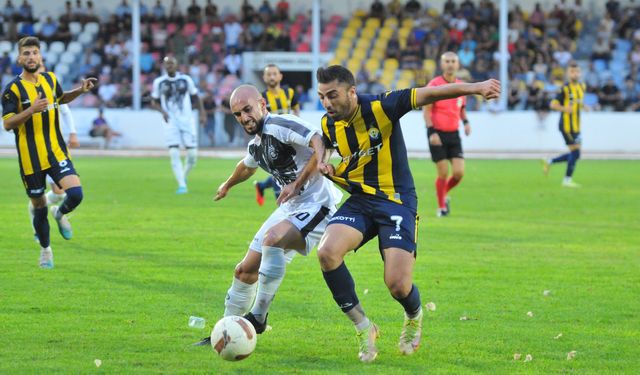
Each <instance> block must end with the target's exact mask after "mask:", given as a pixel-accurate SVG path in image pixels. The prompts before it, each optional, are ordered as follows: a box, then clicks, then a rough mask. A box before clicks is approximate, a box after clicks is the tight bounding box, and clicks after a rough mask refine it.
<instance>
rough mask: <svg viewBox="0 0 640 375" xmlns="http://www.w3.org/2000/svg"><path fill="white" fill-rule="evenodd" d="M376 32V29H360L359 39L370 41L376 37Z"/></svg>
mask: <svg viewBox="0 0 640 375" xmlns="http://www.w3.org/2000/svg"><path fill="white" fill-rule="evenodd" d="M376 31H377V29H362V31H361V32H360V38H363V39H369V40H371V39H373V37H375V36H376Z"/></svg>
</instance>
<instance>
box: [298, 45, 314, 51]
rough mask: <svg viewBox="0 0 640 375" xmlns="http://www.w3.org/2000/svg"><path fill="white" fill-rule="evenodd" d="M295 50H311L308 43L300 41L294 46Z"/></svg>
mask: <svg viewBox="0 0 640 375" xmlns="http://www.w3.org/2000/svg"><path fill="white" fill-rule="evenodd" d="M296 52H311V47H310V46H309V44H308V43H300V44H298V47H297V48H296Z"/></svg>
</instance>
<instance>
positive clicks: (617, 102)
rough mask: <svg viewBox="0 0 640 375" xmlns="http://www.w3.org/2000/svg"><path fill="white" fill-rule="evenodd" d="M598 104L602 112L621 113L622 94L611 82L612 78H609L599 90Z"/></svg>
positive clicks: (622, 107) (622, 106) (622, 105)
mask: <svg viewBox="0 0 640 375" xmlns="http://www.w3.org/2000/svg"><path fill="white" fill-rule="evenodd" d="M598 102H599V103H600V105H601V106H602V109H604V110H614V111H622V110H623V109H624V101H623V99H622V93H621V92H620V89H618V86H616V84H615V82H613V78H611V77H609V78H608V79H607V81H606V82H605V84H604V85H603V86H602V87H601V88H600V91H599V92H598Z"/></svg>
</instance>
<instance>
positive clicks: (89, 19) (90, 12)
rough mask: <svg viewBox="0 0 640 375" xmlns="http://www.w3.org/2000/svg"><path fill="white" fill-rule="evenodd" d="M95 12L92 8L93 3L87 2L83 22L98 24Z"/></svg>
mask: <svg viewBox="0 0 640 375" xmlns="http://www.w3.org/2000/svg"><path fill="white" fill-rule="evenodd" d="M99 21H100V20H99V19H98V16H97V14H96V10H95V9H94V8H93V1H91V0H89V1H87V17H86V19H85V22H99Z"/></svg>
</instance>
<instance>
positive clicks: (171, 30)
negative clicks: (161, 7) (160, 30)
mask: <svg viewBox="0 0 640 375" xmlns="http://www.w3.org/2000/svg"><path fill="white" fill-rule="evenodd" d="M177 29H178V25H176V24H175V23H169V24H167V33H168V34H169V35H171V34H173V33H175V32H176V30H177Z"/></svg>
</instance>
